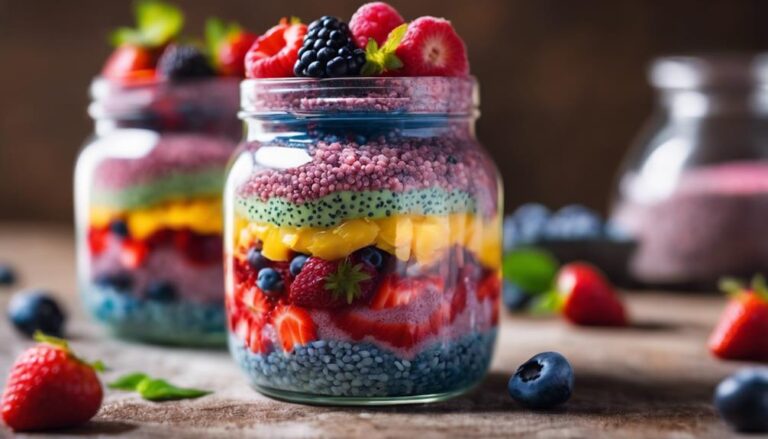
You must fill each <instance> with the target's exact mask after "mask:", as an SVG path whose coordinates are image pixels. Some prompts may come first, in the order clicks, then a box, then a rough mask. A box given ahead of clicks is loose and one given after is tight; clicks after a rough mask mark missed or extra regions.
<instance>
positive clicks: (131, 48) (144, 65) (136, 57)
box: [101, 44, 157, 83]
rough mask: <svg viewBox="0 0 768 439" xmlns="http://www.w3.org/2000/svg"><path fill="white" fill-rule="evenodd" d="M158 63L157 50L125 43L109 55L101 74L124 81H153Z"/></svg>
mask: <svg viewBox="0 0 768 439" xmlns="http://www.w3.org/2000/svg"><path fill="white" fill-rule="evenodd" d="M156 63H157V51H156V50H152V49H148V48H146V47H141V46H137V45H131V44H124V45H122V46H119V47H118V48H117V49H115V51H114V52H112V55H110V56H109V58H108V59H107V62H106V64H104V68H103V69H102V71H101V75H102V76H104V77H105V78H108V79H111V80H114V81H120V82H123V83H138V82H147V81H152V80H154V78H155V64H156Z"/></svg>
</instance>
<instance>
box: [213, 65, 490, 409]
mask: <svg viewBox="0 0 768 439" xmlns="http://www.w3.org/2000/svg"><path fill="white" fill-rule="evenodd" d="M241 99H242V107H243V111H242V113H241V116H242V118H243V119H244V120H245V121H246V123H247V141H246V142H245V144H244V145H242V146H241V149H240V151H239V153H238V154H237V155H236V158H235V159H234V161H233V163H232V165H231V168H230V172H229V174H228V177H227V183H226V189H225V195H224V197H225V200H224V202H225V242H226V247H225V258H226V261H227V262H226V281H227V288H226V289H227V299H226V305H227V311H228V319H229V330H230V335H229V343H230V350H231V352H232V354H233V355H234V357H235V359H236V360H237V362H238V363H239V364H240V366H241V367H242V368H243V370H244V371H245V372H246V374H247V375H248V377H249V378H250V380H251V382H252V383H253V385H254V386H255V387H256V388H257V389H258V390H260V391H261V392H263V393H266V394H269V395H272V396H276V397H279V398H284V399H289V400H295V401H303V402H313V403H332V404H368V403H371V404H388V403H405V402H421V401H431V400H437V399H442V398H445V397H448V396H452V395H455V394H457V393H460V392H462V391H465V390H466V389H467V388H469V387H471V386H472V385H473V384H475V383H477V382H478V381H479V380H480V379H481V378H482V377H483V376H484V374H485V373H486V370H487V368H488V365H489V363H490V359H491V355H492V352H493V346H494V340H495V337H496V327H497V319H498V307H499V292H500V259H501V249H500V246H501V226H500V214H501V211H502V209H501V201H500V200H501V199H502V198H501V185H500V180H499V177H498V174H497V171H496V169H495V166H494V164H493V163H492V161H491V159H490V158H489V157H488V156H487V154H486V153H485V151H484V150H483V149H482V147H481V146H480V145H479V144H478V142H477V140H476V139H475V134H474V121H475V118H476V112H477V107H476V105H477V99H476V85H475V82H474V80H473V79H468V78H346V79H329V80H320V81H317V80H300V79H298V80H297V79H293V80H251V81H246V82H244V83H243V85H242V86H241Z"/></svg>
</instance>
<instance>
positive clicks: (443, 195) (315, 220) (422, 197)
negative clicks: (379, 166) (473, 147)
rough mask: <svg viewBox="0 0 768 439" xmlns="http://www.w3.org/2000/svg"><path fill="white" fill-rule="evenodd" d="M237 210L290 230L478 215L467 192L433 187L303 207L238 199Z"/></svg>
mask: <svg viewBox="0 0 768 439" xmlns="http://www.w3.org/2000/svg"><path fill="white" fill-rule="evenodd" d="M235 209H236V213H237V214H238V215H240V216H243V217H245V218H247V219H248V220H249V221H255V222H268V223H271V224H275V225H278V226H291V227H333V226H336V225H338V224H340V223H342V222H343V221H345V220H350V219H355V218H372V219H377V218H386V217H389V216H392V215H403V214H411V215H448V214H451V213H475V209H476V208H475V200H474V198H472V196H471V195H469V194H467V193H466V192H462V191H458V190H453V191H446V190H443V189H439V188H430V189H417V190H411V191H407V192H393V191H390V190H377V191H364V192H355V191H344V192H336V193H333V194H330V195H326V196H325V197H322V198H318V199H315V200H311V201H307V202H304V203H301V204H296V203H292V202H290V201H287V200H285V199H283V198H270V199H269V200H267V201H262V200H260V199H258V198H255V197H254V198H240V197H238V199H237V203H236V205H235Z"/></svg>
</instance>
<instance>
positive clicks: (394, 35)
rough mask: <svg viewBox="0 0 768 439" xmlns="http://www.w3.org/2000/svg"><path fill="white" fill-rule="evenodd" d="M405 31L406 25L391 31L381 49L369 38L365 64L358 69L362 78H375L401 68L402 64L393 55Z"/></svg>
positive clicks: (366, 46)
mask: <svg viewBox="0 0 768 439" xmlns="http://www.w3.org/2000/svg"><path fill="white" fill-rule="evenodd" d="M407 30H408V24H407V23H403V24H401V25H400V26H398V27H396V28H394V29H392V31H391V32H389V35H388V36H387V41H385V42H384V44H382V45H381V47H379V45H378V43H376V40H374V39H373V38H369V39H368V44H366V45H365V64H364V65H363V68H362V69H360V74H361V75H362V76H375V75H380V74H382V73H384V72H387V71H390V70H397V69H399V68H401V67H403V62H402V61H401V60H400V58H398V57H397V56H396V55H395V52H396V51H397V48H398V46H400V42H401V41H402V40H403V36H404V35H405V32H406V31H407Z"/></svg>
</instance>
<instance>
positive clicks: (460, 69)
mask: <svg viewBox="0 0 768 439" xmlns="http://www.w3.org/2000/svg"><path fill="white" fill-rule="evenodd" d="M395 54H396V55H397V57H398V58H399V59H400V61H402V63H403V69H402V74H403V75H408V76H466V75H467V74H469V61H467V49H466V48H465V47H464V42H463V41H462V40H461V38H460V37H459V36H458V35H457V34H456V31H455V30H454V29H453V26H451V22H450V21H448V20H444V19H442V18H435V17H420V18H417V19H416V20H414V21H412V22H411V23H410V24H408V30H407V31H406V33H405V36H404V37H403V39H402V41H401V42H400V45H399V46H398V48H397V51H396V52H395Z"/></svg>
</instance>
